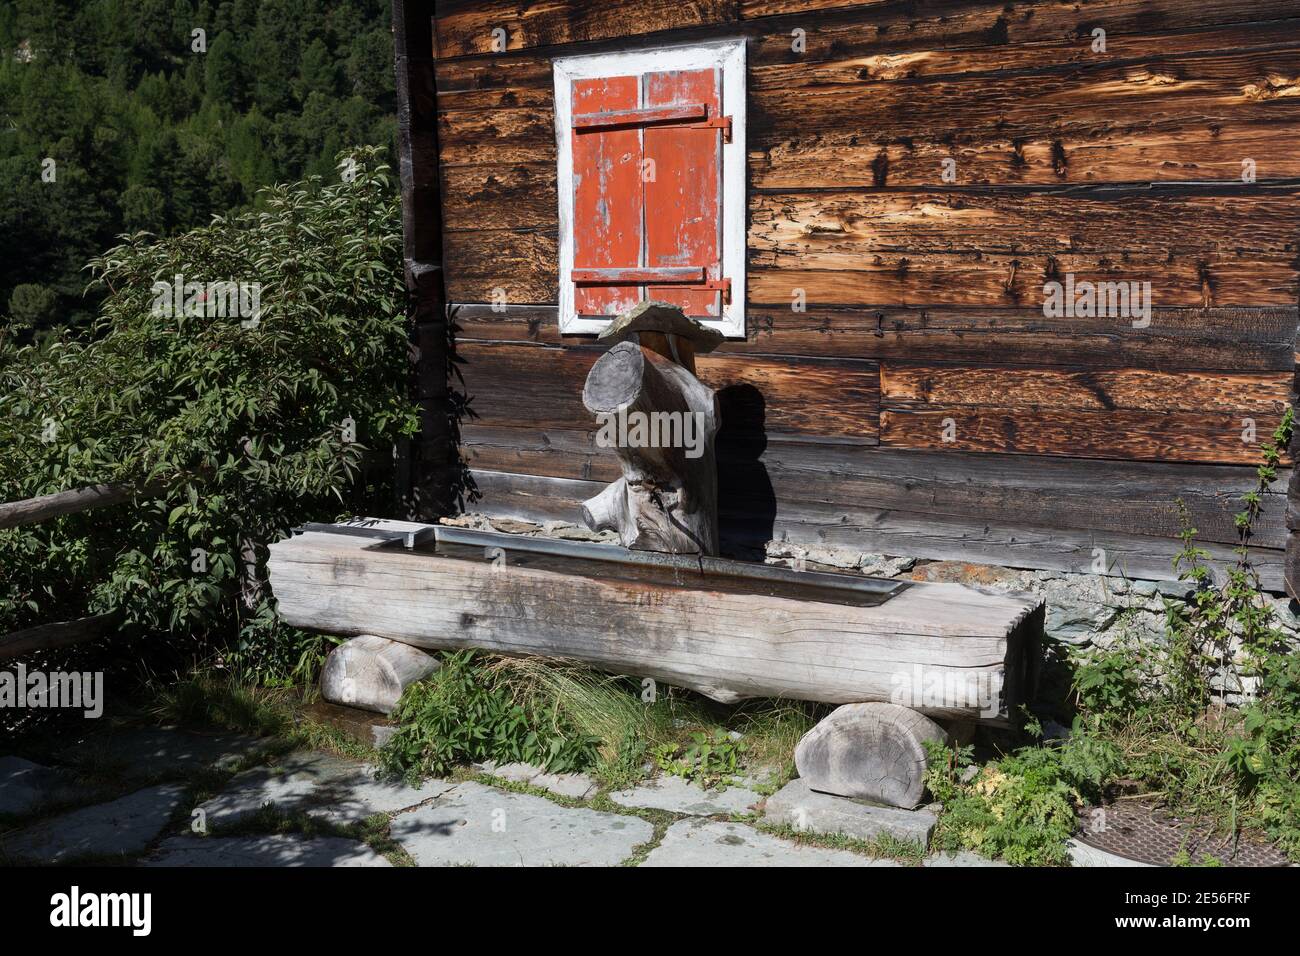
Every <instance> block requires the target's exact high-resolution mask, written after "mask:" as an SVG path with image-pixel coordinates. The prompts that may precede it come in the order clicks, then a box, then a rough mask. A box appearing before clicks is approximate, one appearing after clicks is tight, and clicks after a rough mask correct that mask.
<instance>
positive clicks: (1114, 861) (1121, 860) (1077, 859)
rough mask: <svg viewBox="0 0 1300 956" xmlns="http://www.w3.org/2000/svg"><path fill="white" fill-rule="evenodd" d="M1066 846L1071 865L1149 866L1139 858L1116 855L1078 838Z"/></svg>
mask: <svg viewBox="0 0 1300 956" xmlns="http://www.w3.org/2000/svg"><path fill="white" fill-rule="evenodd" d="M1067 846H1068V847H1069V849H1070V864H1071V865H1072V866H1146V867H1149V866H1150V865H1151V864H1150V863H1143V862H1142V861H1141V860H1130V859H1129V858H1128V857H1126V856H1117V855H1116V854H1114V853H1108V852H1106V851H1105V850H1099V849H1097V847H1095V846H1088V844H1086V843H1080V842H1079V841H1078V840H1071V841H1070V842H1069V843H1068V844H1067Z"/></svg>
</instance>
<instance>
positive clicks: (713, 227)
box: [644, 70, 722, 318]
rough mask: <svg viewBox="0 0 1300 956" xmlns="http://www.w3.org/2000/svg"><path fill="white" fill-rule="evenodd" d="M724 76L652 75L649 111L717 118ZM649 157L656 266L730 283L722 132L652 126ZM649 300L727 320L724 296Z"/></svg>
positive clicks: (649, 255)
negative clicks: (701, 271) (696, 106)
mask: <svg viewBox="0 0 1300 956" xmlns="http://www.w3.org/2000/svg"><path fill="white" fill-rule="evenodd" d="M720 87H721V78H720V76H719V71H718V70H689V71H682V72H674V73H650V74H648V75H647V76H646V78H645V105H646V106H667V105H669V104H676V103H688V102H694V103H704V104H706V105H707V106H708V112H709V115H710V116H717V115H718V113H719V112H720V110H721V107H722V90H721V88H720ZM644 143H645V155H646V158H647V159H650V160H652V161H653V162H654V174H655V175H654V179H653V180H651V181H650V182H647V183H646V184H645V244H646V265H648V266H691V265H701V266H704V267H705V269H706V270H707V276H706V278H709V279H721V278H722V273H721V269H722V256H721V248H722V243H721V233H722V217H721V215H720V213H719V209H720V203H719V201H718V200H719V196H721V194H722V188H721V187H722V182H721V180H722V131H721V130H719V129H710V128H708V127H698V126H697V127H690V126H650V127H647V128H646V129H645V132H644ZM646 297H647V298H650V299H658V300H660V301H662V302H670V303H672V304H673V305H680V306H681V307H682V311H684V312H685V313H686V314H687V315H695V316H712V317H714V318H717V317H718V316H721V315H722V309H721V308H720V303H719V295H718V293H717V292H713V291H696V290H694V289H692V288H691V287H690V286H655V285H652V286H649V287H648V288H647V289H646Z"/></svg>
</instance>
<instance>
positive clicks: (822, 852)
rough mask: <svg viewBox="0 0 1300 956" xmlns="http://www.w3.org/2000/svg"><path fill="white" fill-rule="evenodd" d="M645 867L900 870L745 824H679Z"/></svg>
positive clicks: (684, 821)
mask: <svg viewBox="0 0 1300 956" xmlns="http://www.w3.org/2000/svg"><path fill="white" fill-rule="evenodd" d="M641 865H642V866H898V864H897V863H895V862H894V861H892V860H875V859H872V858H871V857H867V856H862V855H861V854H859V853H853V852H851V851H849V850H832V849H827V848H824V847H818V846H801V845H799V844H798V843H791V842H790V841H789V840H782V839H781V838H780V837H775V836H772V834H770V833H763V832H761V831H759V830H755V829H754V828H753V827H750V826H746V825H745V824H743V823H725V822H721V821H717V820H678V821H677V822H676V823H674V824H673V825H672V826H670V827H669V828H668V831H667V832H666V833H665V834H664V838H663V841H662V842H661V843H660V844H659V846H657V847H655V848H654V849H653V850H651V851H650V854H649V856H647V857H646V860H645V862H644V863H642V864H641Z"/></svg>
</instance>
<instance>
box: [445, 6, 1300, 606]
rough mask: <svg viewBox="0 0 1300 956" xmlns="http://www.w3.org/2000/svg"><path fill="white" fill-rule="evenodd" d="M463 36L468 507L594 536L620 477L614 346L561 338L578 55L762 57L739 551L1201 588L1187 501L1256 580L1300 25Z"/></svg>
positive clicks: (551, 11)
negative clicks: (1054, 285)
mask: <svg viewBox="0 0 1300 956" xmlns="http://www.w3.org/2000/svg"><path fill="white" fill-rule="evenodd" d="M437 7H438V12H437V17H436V19H435V23H434V55H435V76H436V90H437V111H438V136H439V149H440V160H439V171H440V177H441V190H442V193H441V194H442V217H443V230H444V231H443V243H444V244H443V264H444V271H445V279H446V292H447V299H448V301H449V302H450V303H453V306H452V308H453V310H454V322H455V326H456V359H455V363H456V370H457V376H458V378H457V380H456V381H455V382H454V383H453V385H454V387H455V388H456V389H457V390H458V391H459V392H461V393H462V394H463V396H464V398H465V400H466V402H467V407H466V411H465V414H464V416H463V418H462V421H461V428H460V438H461V452H462V457H463V459H464V461H465V463H466V465H467V466H468V468H469V476H470V478H471V480H472V485H471V488H470V493H471V498H470V500H468V501H467V502H466V506H467V507H469V508H473V509H475V510H481V511H487V512H489V513H494V514H501V515H517V516H523V517H530V518H534V519H540V518H561V519H568V520H576V515H577V508H576V506H577V503H578V502H579V501H581V500H582V499H584V498H586V497H589V496H590V495H592V494H594V493H595V492H596V491H597V490H599V488H600V485H601V484H602V483H603V482H606V481H608V480H611V479H612V478H613V477H616V476H617V467H616V465H615V462H614V458H613V455H612V454H611V453H609V452H607V451H600V450H598V449H596V448H595V447H594V443H593V435H594V422H593V420H592V419H591V416H590V415H589V414H588V413H587V412H586V411H585V409H583V407H582V403H581V400H580V393H581V389H582V384H583V380H584V376H585V375H586V372H587V370H588V368H590V366H591V363H592V362H593V361H594V360H595V358H596V357H597V356H598V355H599V354H600V350H599V349H598V348H597V347H595V346H594V345H593V344H592V340H591V338H590V337H581V336H564V337H562V336H561V335H560V334H559V330H558V324H557V316H556V303H557V273H558V265H557V198H556V185H555V179H556V147H555V132H554V126H553V114H552V78H551V58H552V57H554V56H559V55H568V54H574V53H579V52H582V53H588V52H601V51H607V50H619V49H627V48H630V47H635V46H649V45H663V44H668V43H678V42H690V41H696V40H699V41H703V40H708V39H717V38H724V37H735V36H744V37H746V38H747V39H748V66H747V73H748V102H749V117H750V118H749V123H748V132H747V136H748V150H749V155H748V177H749V184H748V185H749V210H748V214H749V226H748V238H747V245H748V273H747V274H748V284H749V289H748V304H747V321H746V325H747V330H748V335H747V339H746V340H745V341H735V342H729V343H728V344H727V345H725V346H724V347H723V348H722V349H721V350H720V351H719V352H718V353H716V354H714V355H711V356H708V357H706V358H704V359H702V360H701V362H700V368H701V377H702V378H703V379H704V380H705V381H706V382H708V383H709V384H710V385H712V386H713V387H715V388H717V389H720V390H721V395H722V399H723V409H724V423H725V424H724V428H725V429H726V432H725V433H724V440H723V441H722V442H721V460H720V465H719V467H720V484H721V498H722V506H723V509H724V516H723V519H724V536H727V537H729V538H730V540H731V541H732V542H733V544H734V543H737V542H749V543H755V542H761V540H763V539H764V537H765V536H773V537H778V538H780V537H787V538H789V539H792V540H796V541H803V542H818V541H821V542H827V543H833V544H843V545H849V546H855V547H860V548H861V549H863V550H868V551H884V552H888V553H892V554H905V555H916V556H920V557H930V558H948V559H961V560H972V561H985V562H991V563H997V564H1005V565H1014V566H1022V567H1038V568H1049V569H1061V570H1074V571H1089V570H1096V569H1097V558H1098V553H1099V552H1098V549H1100V552H1101V553H1103V554H1104V560H1105V561H1106V563H1107V565H1108V566H1109V569H1110V571H1111V572H1112V573H1125V574H1127V575H1129V576H1133V577H1169V576H1171V573H1170V560H1171V558H1172V557H1173V555H1174V554H1176V553H1177V552H1178V550H1179V548H1180V544H1179V542H1178V541H1177V540H1176V538H1175V535H1176V534H1177V533H1178V530H1179V527H1180V519H1179V515H1178V510H1177V507H1176V505H1175V499H1177V498H1180V497H1181V498H1182V499H1183V501H1184V502H1185V505H1186V508H1187V511H1188V514H1189V516H1190V519H1191V522H1192V523H1193V524H1194V526H1195V527H1196V528H1197V529H1198V531H1199V532H1200V538H1201V540H1202V541H1203V542H1204V543H1206V544H1208V545H1210V546H1211V550H1213V551H1214V552H1215V553H1216V555H1218V556H1228V555H1229V549H1230V547H1231V546H1232V545H1233V544H1234V543H1235V541H1236V530H1235V527H1234V524H1233V520H1232V515H1233V513H1234V512H1235V511H1236V510H1237V504H1238V502H1237V500H1236V499H1237V497H1238V496H1239V495H1240V494H1241V493H1242V492H1244V491H1246V490H1247V489H1249V488H1250V487H1252V486H1253V484H1254V481H1255V471H1254V468H1253V464H1254V463H1255V462H1256V461H1257V459H1258V450H1257V447H1256V446H1253V445H1251V444H1249V443H1248V442H1245V441H1243V438H1242V435H1243V428H1244V427H1245V426H1246V421H1245V420H1249V421H1253V422H1254V425H1255V430H1256V434H1257V436H1258V438H1259V439H1260V440H1264V439H1266V438H1267V437H1268V436H1269V434H1270V433H1271V431H1272V429H1273V428H1274V427H1275V426H1276V425H1277V423H1278V421H1279V419H1280V417H1281V415H1282V413H1283V411H1284V409H1285V407H1286V405H1287V402H1288V401H1289V397H1290V393H1291V389H1292V384H1293V376H1294V369H1295V338H1296V327H1297V288H1298V287H1297V270H1298V269H1300V259H1298V255H1297V253H1298V251H1300V250H1298V239H1300V8H1297V6H1296V4H1295V3H1294V0H1096V2H1089V3H1060V2H1045V3H1030V2H1005V0H1003V2H997V3H984V2H924V0H918V2H906V3H890V2H885V3H881V2H874V3H872V2H866V3H862V2H857V3H854V2H847V0H698V2H693V3H689V4H684V3H680V2H678V0H545V2H528V0H524V2H520V0H509V2H507V0H499V2H498V0H488V2H482V0H479V2H449V3H439V4H438V5H437ZM498 27H500V28H503V29H504V30H505V31H506V35H507V49H506V51H505V52H501V53H493V52H491V49H492V47H491V44H492V41H493V33H492V31H493V29H495V28H498ZM1096 28H1100V29H1103V30H1105V35H1106V51H1105V52H1104V53H1100V52H1093V50H1092V43H1093V30H1094V29H1096ZM797 31H802V35H803V37H804V41H805V44H806V47H805V50H804V52H796V51H795V50H793V49H792V41H793V39H794V38H795V37H796V36H797V35H798V32H797ZM949 157H951V158H953V159H955V160H956V162H957V167H956V174H957V181H956V182H955V183H945V182H944V181H943V180H942V178H941V173H942V161H943V160H944V159H945V158H949ZM1247 159H1249V160H1253V161H1254V165H1255V171H1256V175H1257V181H1256V182H1254V183H1245V182H1243V181H1242V171H1243V165H1242V164H1243V160H1247ZM1066 273H1074V275H1075V277H1076V279H1077V280H1083V279H1091V280H1095V279H1113V280H1126V281H1139V282H1140V281H1149V282H1150V283H1151V289H1152V299H1153V301H1154V303H1155V306H1156V307H1155V309H1154V311H1153V313H1152V316H1151V321H1150V325H1149V326H1148V327H1146V328H1135V327H1133V326H1132V324H1131V323H1130V322H1129V321H1127V320H1124V319H1118V320H1117V319H1086V318H1075V319H1067V318H1063V319H1049V318H1045V317H1044V315H1043V309H1042V287H1043V283H1044V281H1046V280H1048V279H1052V278H1059V277H1063V276H1064V275H1065V274H1066ZM497 290H503V292H498V291H497ZM796 290H802V291H803V295H804V296H805V298H806V311H802V312H800V311H795V310H793V309H792V307H791V306H792V301H793V297H794V296H795V295H796ZM494 294H495V295H496V296H498V297H499V296H500V295H502V294H504V297H505V301H506V303H508V304H507V305H506V306H505V307H504V309H501V310H497V311H494V310H493V309H492V308H491V303H492V302H493V301H494ZM496 301H499V299H498V300H496ZM945 420H952V421H953V422H954V423H955V425H956V431H955V440H954V441H945V434H944V427H943V425H944V422H945ZM1286 477H1287V476H1286V475H1283V476H1282V478H1281V479H1280V480H1279V481H1278V482H1277V483H1276V484H1275V485H1274V487H1273V489H1272V492H1271V493H1270V494H1269V495H1268V496H1267V499H1266V504H1265V508H1264V515H1263V518H1262V519H1261V521H1260V523H1259V526H1258V527H1257V532H1256V536H1255V538H1254V543H1255V544H1256V545H1257V546H1258V547H1259V550H1258V552H1257V561H1258V564H1259V566H1260V568H1261V570H1262V572H1263V576H1264V580H1265V583H1266V585H1267V586H1269V587H1271V588H1274V589H1280V586H1281V567H1282V549H1283V548H1284V546H1285V542H1286V535H1287V531H1286V528H1285V525H1284V519H1283V497H1284V494H1285V487H1286V485H1285V481H1286Z"/></svg>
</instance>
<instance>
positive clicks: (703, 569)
mask: <svg viewBox="0 0 1300 956" xmlns="http://www.w3.org/2000/svg"><path fill="white" fill-rule="evenodd" d="M294 531H295V533H298V532H304V531H315V532H323V533H326V534H344V535H354V536H357V537H365V538H374V539H375V540H376V541H378V542H381V543H383V544H395V543H397V542H399V541H400V542H402V543H403V544H404V545H405V546H406V547H407V548H415V547H419V546H421V545H426V544H428V543H429V542H430V540H432V542H433V544H434V549H435V551H436V549H437V545H438V544H448V545H462V546H470V547H482V548H501V549H502V550H504V551H507V552H509V551H518V552H525V553H530V554H544V555H550V556H552V557H559V558H573V559H577V560H586V561H604V562H609V563H613V564H621V565H633V566H640V567H648V568H661V569H667V570H674V571H681V572H687V573H691V574H696V575H699V576H700V577H701V578H702V579H707V578H741V579H747V580H750V581H766V582H770V583H772V584H776V585H791V586H795V585H798V586H802V587H816V588H827V589H829V590H839V591H846V592H850V593H852V594H853V595H855V596H857V597H858V598H872V599H874V600H876V601H884V600H886V599H888V598H890V597H893V596H894V595H896V594H898V593H900V592H902V591H904V590H906V589H907V588H909V587H911V582H910V581H895V580H892V579H890V578H872V577H865V576H862V575H856V574H839V573H836V572H833V571H795V570H793V569H792V568H786V567H781V566H779V565H772V564H760V563H758V562H756V561H736V560H733V559H730V558H713V557H708V556H703V555H698V554H666V553H663V552H659V551H633V550H631V549H629V548H624V547H622V546H620V545H616V544H597V543H594V542H589V541H569V540H566V539H563V538H544V537H527V536H524V535H514V534H506V533H504V532H501V531H477V530H475V529H472V528H456V527H451V526H449V525H419V526H416V525H411V526H410V527H409V529H402V530H397V529H391V528H384V527H370V526H367V525H365V524H364V523H355V524H352V523H349V524H319V523H311V524H305V525H303V526H302V527H300V528H295V529H294ZM706 583H707V582H706V581H704V580H702V581H701V584H706Z"/></svg>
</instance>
